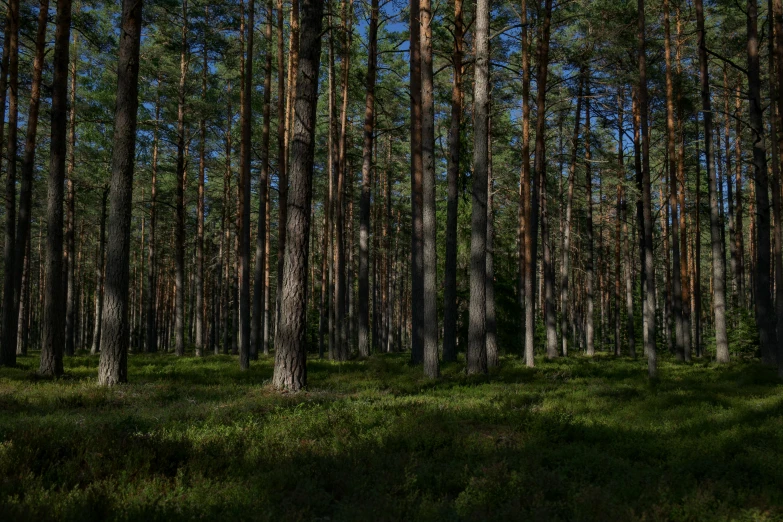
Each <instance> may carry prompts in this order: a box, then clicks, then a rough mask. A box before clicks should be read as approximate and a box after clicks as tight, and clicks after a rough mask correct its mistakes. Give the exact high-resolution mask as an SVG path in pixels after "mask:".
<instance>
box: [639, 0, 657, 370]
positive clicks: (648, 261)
mask: <svg viewBox="0 0 783 522" xmlns="http://www.w3.org/2000/svg"><path fill="white" fill-rule="evenodd" d="M638 10H639V28H638V40H639V118H640V128H641V141H642V150H641V153H642V214H643V219H644V243H643V244H644V249H643V251H644V272H645V285H646V288H645V293H646V295H645V301H644V333H645V338H644V345H645V351H646V352H647V366H648V367H647V371H648V374H649V376H650V378H656V377H657V376H658V357H657V353H656V349H655V262H654V258H653V216H652V194H651V192H652V184H651V182H650V135H649V133H648V132H647V122H648V118H647V113H648V107H647V50H646V34H645V33H646V28H645V27H646V24H645V18H644V17H645V12H644V0H638Z"/></svg>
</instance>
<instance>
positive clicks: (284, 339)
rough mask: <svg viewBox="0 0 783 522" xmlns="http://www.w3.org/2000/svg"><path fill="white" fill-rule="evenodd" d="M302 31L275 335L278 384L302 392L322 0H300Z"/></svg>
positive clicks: (275, 381) (275, 377) (282, 387)
mask: <svg viewBox="0 0 783 522" xmlns="http://www.w3.org/2000/svg"><path fill="white" fill-rule="evenodd" d="M301 8H302V13H301V14H302V16H301V21H302V32H301V41H300V53H299V60H298V66H297V88H296V102H295V118H294V129H293V131H294V132H293V137H294V139H293V142H292V147H291V152H292V154H291V156H292V158H293V161H292V162H291V172H290V177H289V182H290V187H291V192H290V197H289V200H288V206H289V208H288V211H289V212H288V221H287V225H286V227H287V229H288V230H287V238H286V251H285V257H284V264H285V265H284V268H285V270H284V280H283V285H282V287H281V291H282V295H281V299H280V320H279V322H278V324H279V328H280V330H279V331H278V332H277V335H276V336H275V372H274V377H273V384H274V386H275V387H276V388H278V389H288V390H292V391H298V390H300V389H302V388H303V387H305V386H306V385H307V366H306V360H307V351H306V348H307V347H306V319H307V317H306V316H307V309H306V305H307V295H306V294H307V291H306V289H307V268H308V267H307V262H308V256H309V251H308V250H309V246H310V242H309V241H308V236H309V235H310V207H311V203H312V182H313V179H312V178H313V161H314V156H315V125H316V107H317V104H318V73H319V69H320V57H321V24H322V16H323V0H302V4H301Z"/></svg>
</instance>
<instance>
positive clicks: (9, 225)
mask: <svg viewBox="0 0 783 522" xmlns="http://www.w3.org/2000/svg"><path fill="white" fill-rule="evenodd" d="M69 22H70V17H69ZM7 23H8V33H9V34H8V38H7V39H6V40H5V43H4V46H5V47H6V48H8V52H9V62H8V91H9V93H10V96H8V149H7V155H8V163H7V165H8V167H7V169H6V181H5V243H4V248H3V256H4V270H5V272H4V279H3V310H2V318H3V321H2V323H3V324H2V326H3V330H2V332H3V338H2V343H0V365H5V366H15V365H16V325H17V320H18V316H17V315H15V313H14V312H15V310H16V309H15V306H14V302H15V296H14V290H15V288H16V282H15V277H16V267H15V264H16V256H15V248H16V156H17V139H16V137H17V128H18V119H19V1H18V0H12V1H11V2H10V3H9V5H8V14H7ZM66 43H67V40H66ZM65 66H66V67H67V66H68V62H67V54H66V63H65ZM66 74H67V73H66ZM3 93H5V89H3ZM63 96H65V95H63ZM63 104H65V99H63ZM3 110H5V105H3ZM3 114H5V112H3ZM3 120H4V118H3ZM64 138H65V137H64V136H63V139H64ZM53 150H54V149H53ZM63 154H64V151H63ZM63 159H65V158H64V157H63ZM60 373H62V371H60ZM58 375H59V374H58Z"/></svg>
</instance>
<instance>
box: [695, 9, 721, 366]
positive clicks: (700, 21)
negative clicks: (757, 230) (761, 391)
mask: <svg viewBox="0 0 783 522" xmlns="http://www.w3.org/2000/svg"><path fill="white" fill-rule="evenodd" d="M695 6H696V28H697V29H696V30H697V31H698V33H699V81H700V86H701V104H702V112H703V114H704V152H705V155H706V158H707V161H706V167H707V179H708V180H709V197H710V237H711V243H712V279H713V292H712V294H713V308H714V313H715V342H716V350H717V353H716V356H717V361H718V362H721V363H722V362H729V342H728V337H727V334H726V265H725V261H724V259H725V253H724V246H723V241H721V229H722V228H723V222H722V221H721V219H720V210H719V208H718V190H717V185H718V181H717V175H716V172H715V167H714V165H715V164H714V162H713V156H712V108H711V104H710V84H709V75H708V70H707V66H708V61H707V35H706V32H705V29H704V6H703V1H702V0H695Z"/></svg>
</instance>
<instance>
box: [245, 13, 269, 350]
mask: <svg viewBox="0 0 783 522" xmlns="http://www.w3.org/2000/svg"><path fill="white" fill-rule="evenodd" d="M272 22H273V19H272V3H271V2H268V3H267V6H266V24H265V25H266V27H265V29H264V37H265V41H266V42H267V45H269V46H270V47H268V48H267V49H266V53H265V54H266V56H265V57H264V108H263V127H262V129H261V173H260V175H259V177H258V227H257V230H256V263H255V273H254V274H253V318H252V322H251V325H250V352H251V354H252V355H254V356H255V357H256V358H258V352H259V351H264V347H263V345H262V343H263V340H264V323H263V319H264V318H263V315H264V314H263V312H264V310H263V307H264V301H265V299H266V297H265V295H266V292H265V285H264V275H265V273H266V268H267V267H266V228H267V220H266V198H267V190H266V188H267V184H268V182H269V128H270V118H271V110H272V107H271V106H272V49H271V42H272Z"/></svg>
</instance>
